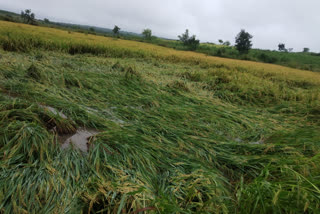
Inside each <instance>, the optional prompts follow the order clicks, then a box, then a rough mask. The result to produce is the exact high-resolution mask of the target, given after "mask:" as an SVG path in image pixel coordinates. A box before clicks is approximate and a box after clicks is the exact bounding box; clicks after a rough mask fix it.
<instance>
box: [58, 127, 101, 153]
mask: <svg viewBox="0 0 320 214" xmlns="http://www.w3.org/2000/svg"><path fill="white" fill-rule="evenodd" d="M97 134H99V132H98V131H97V130H94V129H85V128H81V129H78V130H77V132H76V133H75V134H73V135H64V136H59V141H60V142H62V145H61V148H62V149H69V148H70V147H72V148H74V149H79V150H80V151H82V152H85V153H87V152H88V150H89V146H90V145H89V144H90V142H91V141H92V140H93V139H94V137H95V136H96V135H97Z"/></svg>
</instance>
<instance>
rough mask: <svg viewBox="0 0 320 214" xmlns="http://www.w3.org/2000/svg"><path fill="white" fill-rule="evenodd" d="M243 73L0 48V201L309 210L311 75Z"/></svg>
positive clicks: (164, 209) (41, 206)
mask: <svg viewBox="0 0 320 214" xmlns="http://www.w3.org/2000/svg"><path fill="white" fill-rule="evenodd" d="M301 72H302V71H301ZM242 74H243V75H246V71H245V70H241V71H238V73H235V71H232V70H228V68H224V67H220V68H219V67H213V68H208V67H206V66H202V65H201V64H199V65H188V64H183V63H169V62H166V61H161V60H155V59H139V58H131V59H126V58H106V57H97V56H91V55H73V56H72V55H68V54H62V53H58V52H45V51H35V52H32V53H25V54H24V53H16V52H5V51H0V164H1V173H0V210H1V212H3V213H20V212H21V213H26V212H31V213H32V212H35V213H61V212H64V213H80V212H81V211H82V212H84V213H98V212H99V211H100V213H139V212H140V213H142V211H145V212H146V213H303V212H306V213H317V212H318V210H319V209H320V207H319V204H320V190H319V188H320V168H319V167H320V155H319V149H320V123H319V119H320V117H319V115H320V105H319V102H318V101H317V96H318V95H319V85H317V83H316V81H314V82H307V81H304V82H302V81H301V82H299V81H298V80H297V81H291V82H285V81H284V80H283V79H277V78H276V77H274V78H270V76H264V77H259V76H257V75H256V76H255V77H252V78H256V81H261V82H260V84H259V82H256V84H254V85H253V84H247V85H246V84H244V83H245V81H246V79H245V78H243V76H241V75H242ZM239 81H240V82H239ZM250 81H252V80H249V79H248V83H251V82H250ZM88 130H89V132H90V133H88V132H87V131H88ZM90 130H91V131H90ZM81 131H83V133H82V134H83V135H81V133H80V140H79V138H77V136H78V137H79V135H77V134H79V132H81ZM72 136H76V137H74V138H72ZM81 136H82V137H81ZM73 141H78V142H80V141H81V143H80V146H78V147H77V146H74V145H77V143H76V142H74V143H72V142H73ZM71 144H73V146H71Z"/></svg>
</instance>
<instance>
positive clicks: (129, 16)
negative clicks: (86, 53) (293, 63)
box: [0, 0, 320, 52]
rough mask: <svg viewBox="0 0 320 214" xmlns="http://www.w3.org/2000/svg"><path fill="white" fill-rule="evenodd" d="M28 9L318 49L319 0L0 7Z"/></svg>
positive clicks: (157, 31)
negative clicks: (246, 36)
mask: <svg viewBox="0 0 320 214" xmlns="http://www.w3.org/2000/svg"><path fill="white" fill-rule="evenodd" d="M27 8H28V9H29V8H30V9H31V10H32V12H34V13H35V14H36V18H40V19H43V18H48V19H49V20H52V21H59V22H68V23H75V24H84V25H93V26H97V27H105V28H112V27H113V26H114V25H118V26H120V27H121V30H124V31H130V32H135V33H141V31H142V29H144V28H150V29H152V31H153V34H154V35H156V36H159V37H165V38H169V39H177V36H178V35H179V34H182V33H183V32H184V31H185V29H189V31H190V33H191V34H195V35H196V36H197V38H198V39H200V40H201V42H214V43H218V40H219V39H222V40H224V41H227V40H228V41H230V42H231V43H232V44H234V38H235V36H236V35H237V33H238V32H239V31H240V30H241V29H245V30H246V31H248V32H249V33H250V34H252V35H253V47H254V48H260V49H270V50H276V49H277V48H278V44H279V43H284V44H285V45H286V48H293V49H294V51H302V49H303V48H305V47H308V48H310V50H311V51H314V52H319V51H320V40H319V38H320V29H319V28H318V26H320V15H318V10H319V8H320V1H319V0H308V1H303V2H302V1H298V0H260V1H256V0H244V1H241V2H234V1H232V0H199V1H197V2H195V1H191V0H171V1H170V0H162V1H156V0H151V1H150V0H149V1H146V0H136V1H129V0H118V1H117V2H113V1H102V0H91V1H90V2H88V1H85V0H78V1H75V0H69V1H62V0H56V1H54V2H52V1H47V2H45V1H40V0H29V1H23V0H11V1H6V0H0V9H3V10H8V11H12V12H16V13H20V11H21V10H24V9H27Z"/></svg>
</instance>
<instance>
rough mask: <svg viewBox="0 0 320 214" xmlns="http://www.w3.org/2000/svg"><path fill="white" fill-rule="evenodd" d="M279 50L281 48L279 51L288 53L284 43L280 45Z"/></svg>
mask: <svg viewBox="0 0 320 214" xmlns="http://www.w3.org/2000/svg"><path fill="white" fill-rule="evenodd" d="M278 48H279V51H287V49H286V45H285V44H283V43H280V44H279V45H278Z"/></svg>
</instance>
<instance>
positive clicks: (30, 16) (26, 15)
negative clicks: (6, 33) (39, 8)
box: [21, 9, 36, 24]
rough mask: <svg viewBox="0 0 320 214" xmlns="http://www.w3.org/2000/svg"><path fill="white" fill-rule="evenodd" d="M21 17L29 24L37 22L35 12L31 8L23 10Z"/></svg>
mask: <svg viewBox="0 0 320 214" xmlns="http://www.w3.org/2000/svg"><path fill="white" fill-rule="evenodd" d="M21 18H22V20H23V21H24V22H25V23H27V24H35V23H36V19H35V15H34V13H31V9H26V10H25V11H21Z"/></svg>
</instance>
